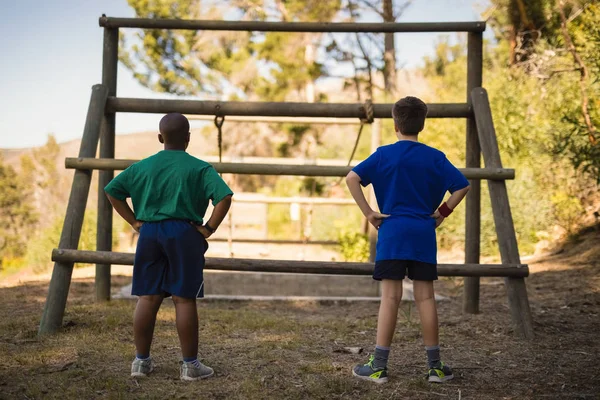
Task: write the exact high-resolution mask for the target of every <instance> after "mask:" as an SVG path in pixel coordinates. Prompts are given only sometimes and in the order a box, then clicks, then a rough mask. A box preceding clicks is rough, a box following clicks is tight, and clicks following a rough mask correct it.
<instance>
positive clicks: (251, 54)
mask: <svg viewBox="0 0 600 400" xmlns="http://www.w3.org/2000/svg"><path fill="white" fill-rule="evenodd" d="M129 5H130V6H131V7H132V8H133V9H134V10H135V13H136V16H138V17H145V18H186V19H224V18H223V17H224V15H231V14H234V15H236V17H237V19H240V20H256V21H264V20H267V19H269V20H282V21H314V20H318V19H321V20H326V21H329V20H331V19H332V18H333V17H334V15H335V14H336V13H337V12H338V11H339V9H340V6H341V1H340V0H333V1H320V0H274V1H267V0H262V1H261V0H225V1H219V2H213V3H201V2H200V1H199V0H186V1H175V0H163V1H158V0H154V1H147V0H129ZM319 37H320V35H319V34H314V33H313V34H311V33H298V34H287V33H279V32H268V33H260V32H258V33H252V32H218V31H210V32H209V31H203V32H194V31H166V30H146V31H144V32H141V33H137V34H133V35H130V36H122V37H121V41H122V43H123V44H124V47H123V48H124V49H125V51H123V52H122V53H121V54H120V59H121V61H122V62H123V63H124V64H125V66H126V67H127V68H129V69H130V70H132V71H133V73H134V76H135V77H136V78H137V79H138V80H139V81H140V82H141V83H142V84H143V85H145V86H147V87H149V88H151V89H153V90H156V91H161V92H169V93H176V94H182V95H199V94H203V95H209V96H211V95H213V96H222V95H228V96H229V97H234V98H235V97H239V98H248V97H250V98H251V97H253V95H254V96H257V97H260V98H261V99H269V100H283V99H284V98H285V97H286V96H287V95H289V94H290V93H292V92H293V93H295V94H296V96H300V94H301V93H302V92H303V91H304V89H305V87H306V82H307V81H314V80H316V79H317V78H318V77H320V76H323V75H324V72H325V71H324V70H323V67H322V65H321V64H320V63H318V62H317V61H315V60H313V61H311V62H309V63H306V62H305V59H306V54H305V49H306V48H307V46H308V45H309V44H312V43H313V42H315V41H318V39H319ZM304 97H306V94H304Z"/></svg>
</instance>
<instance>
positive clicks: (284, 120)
mask: <svg viewBox="0 0 600 400" xmlns="http://www.w3.org/2000/svg"><path fill="white" fill-rule="evenodd" d="M185 117H186V118H187V119H189V120H190V121H210V122H213V121H214V119H215V117H214V116H213V115H186V116H185ZM232 122H236V123H242V124H243V123H248V122H258V123H267V124H303V125H304V124H310V125H313V124H314V125H359V124H360V120H358V119H348V118H327V117H315V118H302V117H295V118H293V117H248V116H246V117H244V116H230V117H227V124H230V123H232Z"/></svg>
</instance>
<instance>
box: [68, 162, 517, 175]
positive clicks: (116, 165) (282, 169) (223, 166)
mask: <svg viewBox="0 0 600 400" xmlns="http://www.w3.org/2000/svg"><path fill="white" fill-rule="evenodd" d="M136 161H138V160H113V159H111V158H66V159H65V167H66V168H71V169H79V170H82V169H83V170H87V169H99V170H124V169H125V168H127V167H129V166H130V165H131V164H133V163H135V162H136ZM212 165H213V166H214V167H215V169H216V170H217V172H219V173H222V174H242V175H290V176H292V175H293V176H323V177H327V176H330V177H331V176H337V177H340V176H346V175H347V174H348V172H349V171H350V170H351V169H352V167H344V166H333V165H285V164H245V163H213V164H212ZM459 169H460V171H461V172H462V173H463V174H464V175H465V177H466V178H467V179H489V180H506V179H515V170H514V169H509V168H459Z"/></svg>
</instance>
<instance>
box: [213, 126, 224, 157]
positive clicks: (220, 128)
mask: <svg viewBox="0 0 600 400" xmlns="http://www.w3.org/2000/svg"><path fill="white" fill-rule="evenodd" d="M224 122H225V116H224V115H216V116H215V126H216V127H217V131H218V134H217V142H218V144H219V163H220V162H221V161H222V158H223V123H224Z"/></svg>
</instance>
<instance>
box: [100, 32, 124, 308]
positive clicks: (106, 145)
mask: <svg viewBox="0 0 600 400" xmlns="http://www.w3.org/2000/svg"><path fill="white" fill-rule="evenodd" d="M118 65H119V29H118V28H105V29H104V48H103V51H102V84H103V85H104V86H106V87H107V88H108V95H109V96H116V95H117V69H118ZM115 126H116V115H115V113H105V114H104V118H103V120H102V127H101V131H100V157H101V158H115V139H116V138H115ZM113 178H114V171H110V170H106V171H100V174H99V177H98V219H97V221H96V232H97V233H96V249H97V250H104V251H110V250H112V240H113V235H112V233H113V207H112V205H111V204H110V202H109V201H108V198H107V197H106V195H105V194H104V187H105V186H106V185H108V183H109V182H110V181H111V180H112V179H113ZM95 288H96V301H100V302H101V301H108V300H110V265H107V264H97V265H96V279H95Z"/></svg>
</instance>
